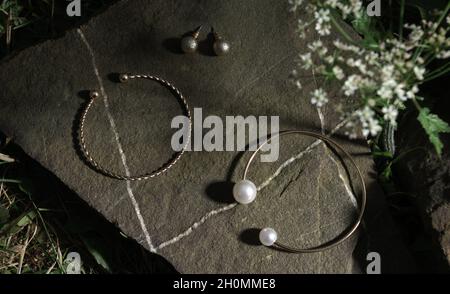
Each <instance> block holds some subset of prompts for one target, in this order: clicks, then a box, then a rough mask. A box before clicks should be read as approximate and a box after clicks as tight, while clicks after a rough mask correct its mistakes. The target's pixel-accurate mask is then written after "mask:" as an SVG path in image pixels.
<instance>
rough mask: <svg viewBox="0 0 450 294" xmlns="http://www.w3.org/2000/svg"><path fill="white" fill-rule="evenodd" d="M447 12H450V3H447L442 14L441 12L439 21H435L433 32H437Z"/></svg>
mask: <svg viewBox="0 0 450 294" xmlns="http://www.w3.org/2000/svg"><path fill="white" fill-rule="evenodd" d="M449 10H450V1H448V2H447V6H446V7H445V10H444V12H442V14H441V16H440V17H439V19H438V21H437V26H436V27H435V29H434V30H433V32H435V31H436V30H437V28H438V27H439V26H440V25H441V23H442V21H443V20H444V18H445V17H446V16H447V14H448V11H449Z"/></svg>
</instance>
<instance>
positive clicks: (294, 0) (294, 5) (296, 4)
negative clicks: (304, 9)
mask: <svg viewBox="0 0 450 294" xmlns="http://www.w3.org/2000/svg"><path fill="white" fill-rule="evenodd" d="M289 4H290V5H291V9H290V11H291V12H295V11H297V9H298V8H300V6H302V4H303V0H289Z"/></svg>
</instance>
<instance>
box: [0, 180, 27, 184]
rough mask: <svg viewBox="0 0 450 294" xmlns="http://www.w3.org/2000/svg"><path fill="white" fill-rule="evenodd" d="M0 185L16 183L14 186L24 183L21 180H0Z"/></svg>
mask: <svg viewBox="0 0 450 294" xmlns="http://www.w3.org/2000/svg"><path fill="white" fill-rule="evenodd" d="M0 183H14V184H20V183H22V182H21V181H19V180H10V179H0Z"/></svg>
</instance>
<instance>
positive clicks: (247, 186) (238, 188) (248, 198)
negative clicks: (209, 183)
mask: <svg viewBox="0 0 450 294" xmlns="http://www.w3.org/2000/svg"><path fill="white" fill-rule="evenodd" d="M233 196H234V199H236V201H237V202H239V203H241V204H249V203H252V202H253V201H254V200H255V198H256V186H255V184H253V183H252V182H250V181H248V180H243V181H240V182H238V183H236V184H235V185H234V187H233Z"/></svg>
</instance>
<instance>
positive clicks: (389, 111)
mask: <svg viewBox="0 0 450 294" xmlns="http://www.w3.org/2000/svg"><path fill="white" fill-rule="evenodd" d="M381 111H382V112H383V114H384V119H385V120H386V121H388V122H390V123H391V124H393V125H395V124H396V120H397V116H398V109H397V108H396V107H395V106H394V105H389V106H386V107H383V109H382V110H381Z"/></svg>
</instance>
